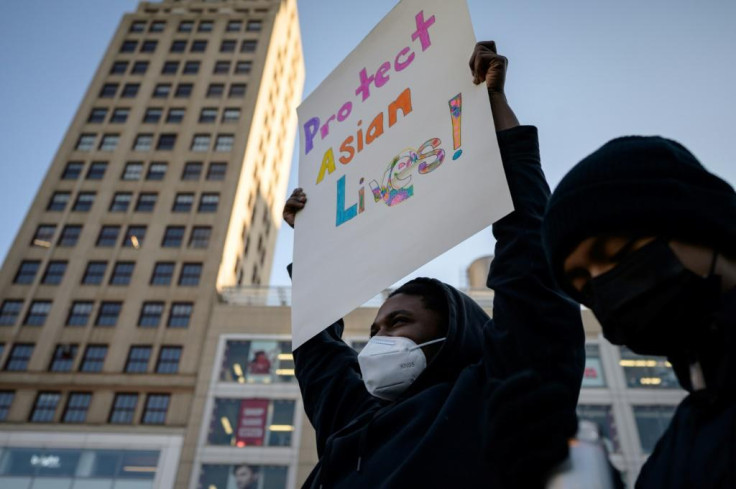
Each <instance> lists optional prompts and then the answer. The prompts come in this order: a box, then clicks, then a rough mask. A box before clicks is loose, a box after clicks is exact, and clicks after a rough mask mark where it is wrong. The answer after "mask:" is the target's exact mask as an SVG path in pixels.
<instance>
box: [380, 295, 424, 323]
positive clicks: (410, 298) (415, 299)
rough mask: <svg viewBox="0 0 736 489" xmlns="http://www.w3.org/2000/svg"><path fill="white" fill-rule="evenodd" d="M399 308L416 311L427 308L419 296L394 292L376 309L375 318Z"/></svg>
mask: <svg viewBox="0 0 736 489" xmlns="http://www.w3.org/2000/svg"><path fill="white" fill-rule="evenodd" d="M399 310H404V311H409V312H417V313H418V312H422V311H427V310H428V309H427V308H426V307H425V306H424V302H423V301H422V297H421V296H418V295H407V294H396V295H394V296H392V297H389V298H388V299H386V301H385V302H384V303H383V305H381V307H380V308H379V309H378V313H377V314H376V319H377V320H378V319H379V318H381V317H385V316H388V315H389V314H391V313H393V312H395V311H399Z"/></svg>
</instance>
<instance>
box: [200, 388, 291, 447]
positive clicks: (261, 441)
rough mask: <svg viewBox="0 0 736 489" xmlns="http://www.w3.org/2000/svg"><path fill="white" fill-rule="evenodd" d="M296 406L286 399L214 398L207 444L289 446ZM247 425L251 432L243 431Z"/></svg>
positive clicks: (248, 430)
mask: <svg viewBox="0 0 736 489" xmlns="http://www.w3.org/2000/svg"><path fill="white" fill-rule="evenodd" d="M294 404H295V402H294V401H293V400H286V399H273V400H270V399H227V398H215V403H214V408H213V413H212V418H211V419H212V421H211V424H210V429H209V430H208V437H207V443H208V444H209V445H225V446H238V447H243V446H271V447H278V446H280V447H288V446H290V445H291V442H292V434H293V431H294ZM244 426H246V427H248V428H249V429H246V430H242V427H244ZM241 431H244V432H245V433H244V434H245V435H246V436H242V433H241Z"/></svg>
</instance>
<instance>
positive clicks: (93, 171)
mask: <svg viewBox="0 0 736 489" xmlns="http://www.w3.org/2000/svg"><path fill="white" fill-rule="evenodd" d="M126 110H127V109H126ZM105 171H107V162H106V161H93V162H92V164H91V165H89V170H87V175H86V177H85V178H86V179H87V180H102V179H103V178H104V176H105ZM83 193H84V192H82V193H80V194H79V195H80V196H81V195H82V194H83ZM87 193H88V194H92V196H93V198H94V192H87ZM93 200H94V199H93ZM77 202H79V198H77ZM91 205H92V204H91V203H90V206H91ZM75 210H78V209H75Z"/></svg>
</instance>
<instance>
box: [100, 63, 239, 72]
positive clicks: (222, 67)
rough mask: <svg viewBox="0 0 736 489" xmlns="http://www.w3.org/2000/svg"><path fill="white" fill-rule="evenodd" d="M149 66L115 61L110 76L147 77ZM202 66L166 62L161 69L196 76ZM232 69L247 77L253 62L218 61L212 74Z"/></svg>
mask: <svg viewBox="0 0 736 489" xmlns="http://www.w3.org/2000/svg"><path fill="white" fill-rule="evenodd" d="M148 66H149V62H148V61H134V62H133V63H132V64H131V62H130V61H115V62H114V63H113V64H112V66H111V67H110V74H111V75H124V74H126V73H128V74H130V75H145V74H146V72H147V71H148ZM200 66H201V64H200V62H199V61H184V62H183V63H182V62H181V61H165V62H164V64H163V66H162V67H161V74H162V75H176V74H178V73H181V74H182V75H196V74H198V73H199V68H200ZM180 67H181V70H180ZM231 67H233V72H232V74H233V75H247V74H249V73H250V72H251V69H252V68H253V62H252V61H250V60H237V61H235V64H234V65H233V64H232V62H231V61H229V60H218V61H216V62H215V66H214V68H213V69H212V73H213V74H215V75H227V74H229V73H230V69H231ZM129 68H130V70H129Z"/></svg>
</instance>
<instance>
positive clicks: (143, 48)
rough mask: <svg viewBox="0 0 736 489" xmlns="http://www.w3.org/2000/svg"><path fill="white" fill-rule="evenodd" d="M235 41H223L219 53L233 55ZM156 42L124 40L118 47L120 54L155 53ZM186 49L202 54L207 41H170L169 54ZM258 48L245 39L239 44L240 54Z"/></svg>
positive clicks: (185, 50)
mask: <svg viewBox="0 0 736 489" xmlns="http://www.w3.org/2000/svg"><path fill="white" fill-rule="evenodd" d="M237 44H238V41H237V39H225V40H223V41H222V42H221V43H220V52H221V53H234V52H235V50H236V47H237ZM157 46H158V41H154V40H151V39H146V40H143V41H138V40H136V39H126V40H124V41H123V43H122V44H121V45H120V52H121V53H135V52H139V53H153V52H155V51H156V47H157ZM187 48H188V50H189V52H190V53H204V52H205V51H206V50H207V40H205V39H194V40H192V41H191V42H190V41H189V40H187V39H175V40H173V41H171V46H170V47H169V52H170V53H184V52H187ZM257 48H258V41H257V40H255V39H245V40H243V41H241V42H240V52H241V53H253V52H255V51H256V49H257Z"/></svg>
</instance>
